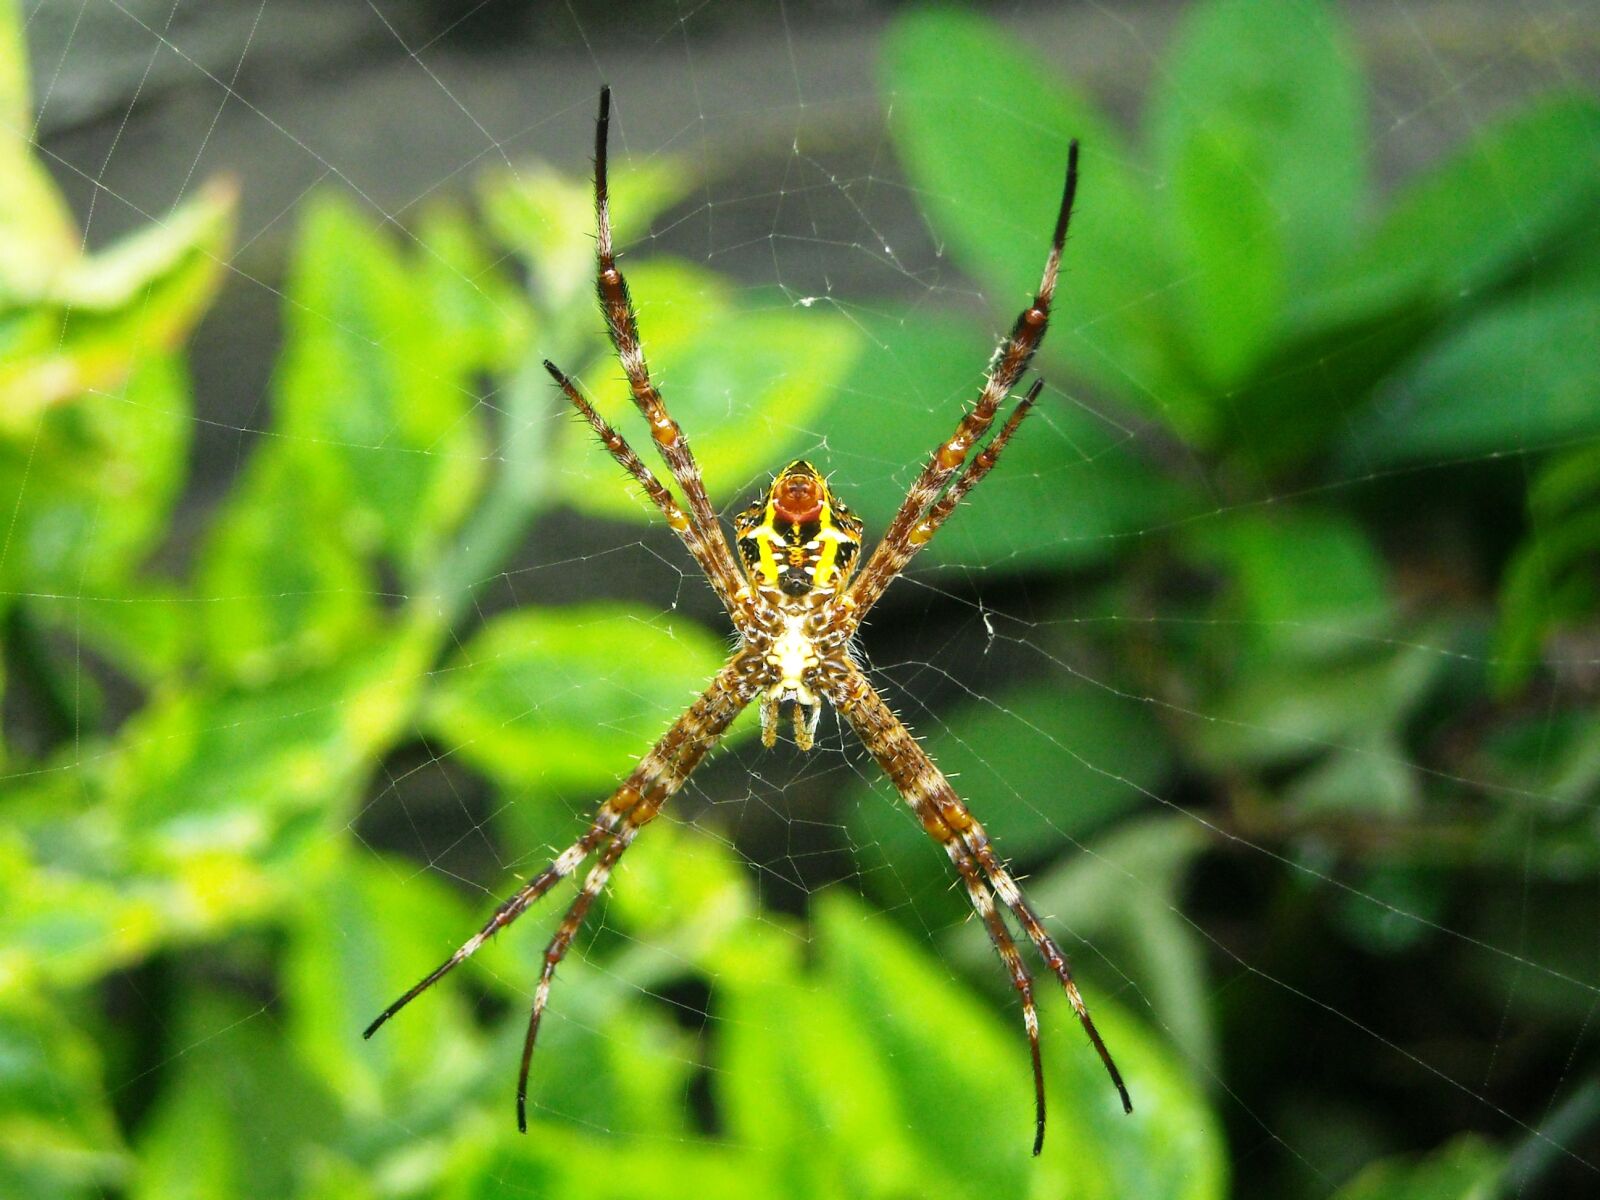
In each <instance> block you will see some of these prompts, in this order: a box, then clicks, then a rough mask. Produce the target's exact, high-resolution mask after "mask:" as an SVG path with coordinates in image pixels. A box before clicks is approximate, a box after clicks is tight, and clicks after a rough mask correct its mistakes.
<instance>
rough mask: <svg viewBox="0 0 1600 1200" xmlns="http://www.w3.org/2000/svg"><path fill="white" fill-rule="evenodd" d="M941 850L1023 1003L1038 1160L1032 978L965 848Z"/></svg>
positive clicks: (1039, 1083)
mask: <svg viewBox="0 0 1600 1200" xmlns="http://www.w3.org/2000/svg"><path fill="white" fill-rule="evenodd" d="M944 849H945V853H946V854H947V855H949V856H950V861H951V862H952V863H954V864H955V867H956V870H957V871H959V872H960V873H961V879H962V882H964V883H965V884H966V886H967V898H968V899H969V900H970V901H971V902H972V907H973V909H974V911H976V912H977V914H978V916H979V918H980V919H981V920H982V921H983V924H984V928H986V929H987V930H988V931H989V941H990V942H991V943H993V945H994V948H995V952H996V953H997V954H999V955H1000V961H1001V962H1003V963H1005V966H1006V970H1007V971H1009V972H1010V973H1011V986H1012V987H1014V988H1015V989H1016V990H1017V997H1018V999H1020V1000H1021V1001H1022V1027H1023V1029H1024V1030H1025V1031H1026V1032H1027V1034H1028V1053H1029V1055H1030V1056H1031V1058H1032V1059H1033V1153H1034V1157H1036V1158H1037V1157H1038V1155H1039V1152H1040V1151H1041V1150H1043V1149H1044V1064H1043V1062H1042V1061H1041V1059H1040V1057H1039V1010H1038V1009H1037V1008H1035V1007H1034V1003H1033V976H1031V975H1029V974H1028V968H1027V967H1026V966H1025V965H1024V964H1023V962H1022V955H1021V954H1020V953H1018V951H1017V944H1016V942H1014V941H1012V940H1011V931H1010V930H1009V929H1007V928H1006V923H1005V921H1004V920H1003V919H1002V918H1001V916H1000V912H999V910H998V909H997V908H995V906H994V895H993V894H992V893H991V892H990V891H989V888H988V885H986V884H985V883H984V881H983V876H982V875H980V874H979V873H978V869H977V867H975V866H973V864H972V859H971V858H970V857H968V855H967V853H966V847H965V846H962V845H961V844H960V843H959V842H958V841H956V840H954V839H952V840H950V841H947V842H945V843H944Z"/></svg>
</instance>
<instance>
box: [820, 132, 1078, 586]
mask: <svg viewBox="0 0 1600 1200" xmlns="http://www.w3.org/2000/svg"><path fill="white" fill-rule="evenodd" d="M1077 191H1078V142H1077V139H1073V141H1072V144H1071V146H1070V147H1069V148H1068V150H1067V179H1066V184H1065V185H1064V186H1063V188H1062V191H1061V207H1060V209H1059V210H1058V211H1057V213H1056V228H1055V234H1054V236H1053V237H1052V238H1051V241H1050V253H1049V255H1048V257H1047V258H1046V259H1045V264H1044V276H1043V278H1042V279H1041V280H1040V282H1039V291H1038V292H1037V294H1036V295H1035V296H1034V300H1033V303H1032V304H1031V305H1029V306H1028V307H1027V308H1026V309H1024V310H1023V311H1022V313H1021V314H1020V315H1019V316H1018V317H1017V320H1016V324H1014V325H1013V326H1012V327H1011V332H1010V334H1008V335H1007V336H1006V338H1005V340H1004V341H1002V342H1001V343H1000V347H999V349H998V350H997V351H996V352H995V356H994V358H993V359H992V360H990V364H989V370H988V373H987V375H986V376H985V378H984V382H983V389H982V391H980V392H979V393H978V401H977V403H976V404H974V405H973V406H972V408H971V409H970V410H968V412H967V413H966V414H965V415H964V416H962V418H961V421H960V422H959V423H958V424H957V425H956V430H955V433H953V434H952V435H951V437H950V440H949V441H946V442H942V443H940V445H939V446H938V448H937V449H935V450H934V452H933V454H932V456H931V457H930V458H929V459H928V462H927V465H926V466H924V467H923V468H922V472H921V474H919V475H918V476H917V478H916V479H915V480H914V481H913V482H912V484H911V488H910V490H909V491H908V492H907V493H906V498H905V500H904V501H902V502H901V504H900V511H899V512H897V513H895V515H894V519H893V520H892V521H890V523H889V528H888V529H886V530H885V531H884V534H883V539H882V540H881V541H880V542H879V543H878V545H877V547H876V548H875V549H874V550H873V552H872V557H871V558H870V559H868V560H867V563H866V565H865V566H864V567H862V569H861V574H860V575H858V576H857V577H856V581H855V582H854V583H853V584H851V586H850V592H849V595H850V598H851V599H852V600H853V601H854V602H855V604H856V609H857V613H858V616H859V615H864V614H865V613H866V611H867V610H868V609H869V608H871V607H872V605H873V604H874V602H876V600H877V599H878V597H879V596H881V595H882V594H883V590H884V589H885V588H886V587H888V586H889V584H890V582H891V581H892V580H893V579H894V575H895V572H894V570H892V569H891V564H892V563H893V562H894V561H895V559H896V558H897V557H898V556H900V555H902V554H904V553H905V549H906V543H907V541H908V540H909V538H910V537H911V534H912V531H913V530H914V529H916V528H917V526H918V524H919V522H921V520H922V517H923V514H924V513H925V512H927V510H928V506H929V505H931V504H933V503H934V501H935V500H936V499H937V497H938V495H939V493H940V492H941V491H943V490H944V487H945V485H946V484H947V483H949V482H950V480H951V479H952V478H954V477H955V473H956V471H957V470H958V469H959V468H960V467H961V464H962V463H964V462H965V461H966V458H967V455H968V454H969V453H970V452H971V450H972V447H973V445H974V443H976V442H978V441H979V440H980V439H981V438H982V437H983V435H984V434H985V433H986V432H988V429H989V426H990V425H991V424H992V423H993V422H994V417H995V413H996V411H997V410H998V409H999V407H1000V401H1001V400H1003V399H1004V398H1005V397H1006V395H1007V394H1008V393H1009V392H1010V391H1011V389H1012V388H1013V387H1015V386H1016V384H1017V380H1018V379H1020V378H1021V377H1022V372H1023V370H1024V369H1025V368H1026V367H1027V365H1028V362H1029V361H1030V360H1031V359H1032V358H1033V354H1034V351H1035V350H1037V349H1038V348H1039V343H1040V342H1041V341H1043V340H1044V334H1045V329H1046V327H1047V326H1048V325H1049V323H1050V304H1051V302H1052V301H1053V300H1054V299H1055V292H1056V279H1057V276H1058V275H1059V274H1060V271H1061V252H1062V248H1063V247H1064V246H1065V245H1066V239H1067V226H1068V224H1069V223H1070V221H1071V219H1072V203H1073V200H1074V198H1075V197H1076V195H1077ZM973 482H976V480H974V481H973Z"/></svg>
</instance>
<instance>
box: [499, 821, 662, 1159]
mask: <svg viewBox="0 0 1600 1200" xmlns="http://www.w3.org/2000/svg"><path fill="white" fill-rule="evenodd" d="M639 828H640V827H639V826H638V825H631V824H625V825H623V827H622V828H621V829H620V830H618V831H617V835H616V837H614V838H612V839H611V843H610V845H608V846H607V847H606V848H605V849H604V850H602V851H601V852H600V857H599V858H598V859H596V860H595V864H594V866H593V867H591V868H590V869H589V874H588V875H586V876H584V880H583V886H582V887H580V888H579V889H578V894H577V895H576V896H575V897H573V900H572V904H571V905H570V906H569V907H568V908H567V912H566V915H565V916H564V917H562V918H561V924H560V925H559V926H557V928H556V932H555V936H554V937H552V938H551V939H550V944H549V945H548V946H546V947H545V948H544V966H543V967H542V968H540V970H539V984H538V986H537V987H536V988H534V992H533V1007H532V1009H531V1010H530V1011H529V1013H528V1032H527V1034H526V1035H525V1036H524V1037H523V1039H522V1065H521V1066H519V1067H518V1068H517V1132H519V1133H527V1132H528V1069H529V1068H530V1067H531V1066H532V1065H533V1045H534V1043H535V1042H536V1041H538V1039H539V1018H540V1017H542V1016H543V1015H544V1010H545V1005H547V1004H549V1003H550V984H551V982H552V981H553V980H554V979H555V977H556V967H558V966H559V965H560V964H561V960H562V959H563V958H565V957H566V956H567V950H568V949H569V948H571V946H572V939H573V938H575V937H577V936H578V929H579V928H580V927H581V926H582V925H583V919H584V917H585V916H587V915H588V913H589V906H590V905H591V904H593V903H594V901H595V897H596V896H598V895H599V894H600V893H601V892H603V891H604V890H605V886H606V881H607V880H609V879H610V878H611V870H612V868H613V867H615V866H616V865H617V860H618V859H619V858H621V857H622V853H623V851H624V850H626V849H627V848H628V847H629V846H630V845H632V844H633V839H634V838H635V837H636V836H638V833H639Z"/></svg>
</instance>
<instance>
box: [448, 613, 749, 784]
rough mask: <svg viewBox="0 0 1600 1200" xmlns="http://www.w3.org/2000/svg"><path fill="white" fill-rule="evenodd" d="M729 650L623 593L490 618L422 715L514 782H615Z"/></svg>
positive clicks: (465, 753) (468, 756)
mask: <svg viewBox="0 0 1600 1200" xmlns="http://www.w3.org/2000/svg"><path fill="white" fill-rule="evenodd" d="M725 657H726V655H725V653H724V651H723V648H722V642H721V640H720V639H719V638H717V637H716V636H714V635H712V634H710V633H708V632H706V631H705V630H703V629H701V628H700V627H698V626H696V625H693V624H689V623H685V622H677V623H674V624H673V625H670V626H669V625H667V624H665V623H664V622H662V621H661V620H660V619H659V616H658V614H656V613H654V612H646V611H645V610H643V609H634V608H629V607H626V606H620V605H609V604H607V605H586V606H582V607H573V608H565V609H538V610H535V609H522V610H519V611H516V612H512V613H507V614H504V615H502V616H499V617H495V618H494V619H492V620H491V621H489V622H488V623H487V624H486V625H485V626H484V627H483V628H482V629H481V630H479V631H478V633H477V634H476V635H475V636H474V637H473V638H472V639H471V640H470V641H469V642H468V643H467V644H466V645H465V646H464V647H462V649H461V651H460V652H459V653H458V654H457V655H456V656H455V657H454V658H453V659H452V660H451V661H450V663H449V664H448V665H447V666H446V667H445V669H444V670H443V671H442V672H440V673H439V674H438V675H437V676H436V678H435V686H434V691H433V695H432V697H431V698H430V701H429V703H428V706H427V711H426V715H425V720H426V723H427V725H428V726H429V728H430V729H431V730H433V731H434V732H435V733H436V734H437V735H438V736H439V737H440V738H441V739H442V740H443V741H444V742H445V744H446V745H448V746H450V747H451V748H453V749H454V750H455V751H456V752H457V753H459V754H460V755H461V756H462V758H464V759H465V760H467V761H468V762H471V763H473V764H474V765H476V766H478V767H480V768H482V769H483V770H485V771H488V772H489V773H490V774H492V775H494V776H496V777H498V778H500V779H502V780H505V781H507V782H510V783H514V784H519V785H524V786H529V785H537V786H538V787H540V788H541V789H547V790H579V789H597V788H598V789H603V790H604V792H606V793H609V792H610V790H611V789H612V788H613V787H615V786H616V783H617V782H618V781H619V780H620V779H621V778H622V776H623V775H625V774H626V773H627V772H628V770H629V768H631V767H632V766H633V764H634V763H635V762H637V761H638V759H639V756H640V754H642V753H643V752H644V751H645V750H646V749H647V748H648V747H649V746H650V744H651V742H652V741H654V740H655V739H656V738H658V737H660V736H661V735H662V734H663V733H664V732H666V729H667V727H668V726H669V725H671V724H672V722H673V721H674V720H676V719H677V717H678V716H679V715H680V714H681V713H682V712H683V710H684V709H685V708H687V707H688V706H689V703H690V701H691V700H693V698H694V697H695V696H696V695H697V694H698V693H700V692H701V691H703V690H704V689H705V687H706V686H707V685H708V684H709V683H710V681H711V677H712V676H713V675H715V674H716V672H717V669H718V668H719V667H721V666H722V662H723V659H724V658H725Z"/></svg>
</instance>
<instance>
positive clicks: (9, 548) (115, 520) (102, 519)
mask: <svg viewBox="0 0 1600 1200" xmlns="http://www.w3.org/2000/svg"><path fill="white" fill-rule="evenodd" d="M130 367H131V373H130V374H128V375H127V376H126V378H125V379H124V380H122V381H121V382H119V383H118V384H117V385H116V386H115V387H114V388H112V389H111V390H108V391H105V392H97V393H94V394H91V395H87V396H84V397H82V398H81V399H80V400H78V401H77V402H76V403H74V404H70V405H60V406H57V407H55V408H53V409H51V410H49V411H48V412H45V413H43V414H41V416H40V418H39V420H40V425H39V427H38V428H37V430H36V431H35V432H34V433H32V434H30V435H28V436H27V437H25V438H20V439H16V440H12V439H9V438H3V437H0V509H3V510H4V511H5V512H6V513H8V514H10V518H9V532H8V536H7V537H6V538H5V539H4V550H3V552H0V581H4V583H5V586H7V587H9V588H11V589H13V590H17V591H23V592H52V591H54V592H62V593H71V594H77V593H80V592H82V591H84V590H85V589H86V587H88V588H93V587H94V586H95V585H97V584H98V583H100V582H101V581H115V580H117V579H118V578H119V576H120V575H121V574H122V572H123V571H125V570H126V569H127V568H128V567H129V566H132V565H134V564H135V563H137V562H138V560H139V559H140V558H141V557H142V556H143V555H144V554H145V553H146V552H147V551H148V550H149V549H150V547H151V546H152V545H153V543H154V542H155V540H156V538H158V537H159V536H160V535H161V534H162V533H163V531H164V529H165V526H166V522H167V518H168V515H169V512H170V510H171V506H172V503H173V502H174V501H175V500H176V498H177V493H178V491H179V489H180V487H181V486H182V483H183V471H184V468H185V465H186V464H185V456H186V454H187V452H188V446H189V434H190V414H189V393H188V380H187V378H186V376H185V373H184V370H183V367H182V365H181V364H180V363H179V361H178V360H177V359H176V358H175V357H174V356H170V355H165V354H158V355H153V356H151V357H148V358H143V359H140V360H138V361H137V362H135V363H132V364H130Z"/></svg>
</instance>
